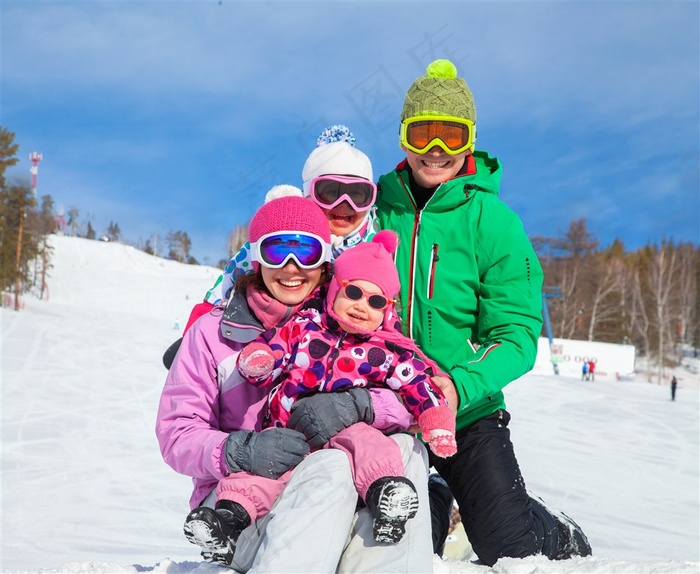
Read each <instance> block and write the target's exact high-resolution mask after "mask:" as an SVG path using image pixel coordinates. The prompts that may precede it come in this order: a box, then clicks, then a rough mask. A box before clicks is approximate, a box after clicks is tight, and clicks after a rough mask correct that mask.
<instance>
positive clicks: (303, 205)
mask: <svg viewBox="0 0 700 574" xmlns="http://www.w3.org/2000/svg"><path fill="white" fill-rule="evenodd" d="M277 231H305V232H307V233H313V234H315V235H318V236H319V237H320V238H321V239H323V241H325V242H326V243H330V242H331V230H330V227H329V226H328V219H327V218H326V216H325V214H324V213H323V211H322V210H321V208H320V207H319V206H318V205H316V204H315V203H314V202H313V201H311V200H310V199H308V198H306V197H299V196H294V195H291V196H286V197H279V198H277V199H273V200H271V201H268V202H267V203H266V204H264V205H263V206H262V207H261V208H260V209H258V210H257V211H256V212H255V215H254V216H253V219H251V220H250V226H249V227H248V241H250V242H251V243H254V242H255V241H257V240H258V239H260V238H261V237H262V236H263V235H267V234H268V233H275V232H277Z"/></svg>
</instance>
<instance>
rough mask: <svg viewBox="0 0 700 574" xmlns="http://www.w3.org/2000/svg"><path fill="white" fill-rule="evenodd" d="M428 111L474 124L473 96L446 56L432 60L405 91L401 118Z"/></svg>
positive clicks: (427, 112)
mask: <svg viewBox="0 0 700 574" xmlns="http://www.w3.org/2000/svg"><path fill="white" fill-rule="evenodd" d="M429 114H436V115H445V116H455V117H458V118H464V119H467V120H471V121H472V122H474V123H475V124H476V108H475V107H474V96H473V95H472V93H471V90H470V89H469V86H468V85H467V83H466V82H465V81H464V80H463V79H462V78H458V77H457V68H456V67H455V65H454V64H453V63H452V62H450V61H449V60H435V61H434V62H432V63H431V64H430V65H429V66H428V68H427V69H426V71H425V76H423V77H421V78H418V79H417V80H416V81H415V82H413V84H412V85H411V87H410V88H408V92H406V99H405V100H404V102H403V110H402V111H401V121H403V120H405V119H406V118H410V117H413V116H424V115H429Z"/></svg>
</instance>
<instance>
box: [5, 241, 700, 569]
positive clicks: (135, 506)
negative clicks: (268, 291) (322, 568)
mask: <svg viewBox="0 0 700 574" xmlns="http://www.w3.org/2000/svg"><path fill="white" fill-rule="evenodd" d="M51 241H52V244H53V245H54V247H55V252H54V259H53V269H51V271H50V279H49V298H48V300H44V301H40V300H37V299H36V298H34V297H32V296H31V295H28V296H26V297H25V298H24V309H23V310H22V311H21V312H15V311H14V310H11V309H1V310H0V318H1V320H2V347H1V353H2V556H1V562H0V570H2V571H3V572H12V573H18V572H47V573H48V572H52V573H53V572H67V573H78V572H80V573H84V572H118V573H122V572H169V573H176V574H189V573H201V572H206V573H214V572H228V573H230V572H231V570H228V569H224V568H220V567H217V566H214V565H211V564H207V563H204V562H202V561H201V560H200V558H199V554H198V552H197V549H196V548H195V547H194V546H192V545H191V544H189V543H188V542H187V541H186V540H185V538H184V536H183V534H182V530H181V527H182V522H183V520H184V517H185V516H186V514H187V512H188V505H187V500H188V498H189V494H190V481H189V479H188V478H187V477H184V476H180V475H177V474H176V473H175V472H174V471H173V470H171V469H170V468H169V467H168V466H166V465H165V463H164V462H163V461H162V459H161V457H160V453H159V450H158V445H157V442H156V438H155V434H154V430H153V429H154V424H155V415H156V409H157V405H158V399H159V396H160V391H161V388H162V385H163V382H164V380H165V374H166V371H165V369H164V367H163V366H162V364H161V355H162V353H163V351H164V350H165V349H166V348H167V347H168V345H170V343H171V342H172V341H173V340H175V339H176V338H177V337H178V336H179V335H180V332H181V329H182V327H183V326H184V323H185V321H186V320H187V316H188V315H189V310H190V309H191V307H192V305H193V304H194V303H196V302H198V301H199V300H200V299H201V298H202V296H203V294H204V293H205V291H206V290H207V288H208V287H209V286H210V285H211V284H213V282H214V280H215V278H216V277H217V276H218V273H219V271H218V270H216V269H213V268H209V267H200V266H188V265H182V264H179V263H176V262H173V261H167V260H163V259H160V258H157V257H153V256H150V255H147V254H146V253H143V252H141V251H138V250H136V249H134V248H132V247H128V246H124V245H121V244H118V243H102V242H98V241H89V240H85V239H79V238H71V237H57V236H52V238H51ZM676 374H677V375H678V377H679V379H680V387H679V390H678V395H677V400H676V401H675V402H671V401H670V393H669V390H668V388H667V387H666V386H658V385H654V384H648V383H647V382H645V377H644V376H639V377H638V378H637V379H636V380H633V381H628V382H622V383H608V382H585V383H584V382H581V381H579V380H577V379H571V378H564V377H555V376H553V375H552V376H544V375H538V376H535V375H526V376H525V377H522V378H521V379H519V380H518V381H516V382H514V383H512V384H511V385H510V386H509V387H508V388H507V389H506V398H507V401H508V407H509V411H510V412H511V414H512V415H513V420H512V422H511V429H512V434H513V442H514V444H515V448H516V453H517V454H518V458H519V461H520V465H521V467H522V471H523V474H524V477H525V480H526V482H527V485H528V487H529V488H530V490H532V491H534V492H535V493H536V494H537V495H539V496H541V497H542V498H544V499H545V500H546V501H547V502H548V503H549V504H550V505H552V506H555V507H558V508H560V509H561V510H563V511H564V512H566V513H567V514H569V515H571V516H572V517H573V518H574V519H575V520H576V521H577V522H578V523H579V524H580V525H581V526H582V527H583V528H584V530H585V531H586V533H587V534H588V537H589V539H590V541H591V544H592V546H593V551H594V555H593V556H592V557H590V558H585V559H574V560H569V561H566V562H550V561H548V560H546V559H544V558H542V557H531V558H527V559H521V560H516V559H503V560H501V561H499V562H498V563H497V564H496V565H495V566H494V567H493V568H488V567H486V566H480V565H476V564H473V563H472V562H471V561H470V558H473V557H470V556H469V555H468V556H466V557H465V559H463V560H454V559H447V560H440V559H439V558H436V559H435V572H440V573H452V572H457V573H477V572H478V573H482V574H484V573H491V572H492V573H500V574H511V573H513V574H515V573H517V574H524V573H537V574H554V573H557V574H568V573H657V572H663V573H686V572H687V573H691V572H692V573H697V572H699V571H700V550H699V541H700V530H699V524H698V523H699V510H700V496H699V492H700V483H699V466H700V465H699V436H700V429H699V425H700V423H699V416H698V412H699V410H698V407H699V405H698V380H697V377H698V376H697V374H695V375H693V374H691V373H690V372H689V371H687V370H684V369H681V370H678V371H676Z"/></svg>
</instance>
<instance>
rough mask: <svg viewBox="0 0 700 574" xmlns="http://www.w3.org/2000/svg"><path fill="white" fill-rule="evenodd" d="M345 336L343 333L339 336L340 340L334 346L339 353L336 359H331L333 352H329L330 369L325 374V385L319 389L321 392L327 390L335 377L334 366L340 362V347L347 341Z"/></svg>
mask: <svg viewBox="0 0 700 574" xmlns="http://www.w3.org/2000/svg"><path fill="white" fill-rule="evenodd" d="M345 335H346V333H345V332H342V331H341V333H340V335H339V336H338V340H337V341H336V343H335V345H334V346H333V348H334V349H335V350H336V351H338V355H336V356H335V357H331V356H330V354H331V353H332V352H333V351H328V355H329V356H328V367H327V369H326V373H325V375H326V376H325V377H324V379H323V383H322V384H321V385H320V386H319V389H318V390H319V391H324V390H325V389H326V385H327V384H328V382H329V381H330V380H331V379H332V378H333V376H332V375H333V366H334V365H335V362H336V361H337V360H338V356H340V347H341V346H342V345H343V341H344V340H345Z"/></svg>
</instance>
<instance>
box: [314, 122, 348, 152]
mask: <svg viewBox="0 0 700 574" xmlns="http://www.w3.org/2000/svg"><path fill="white" fill-rule="evenodd" d="M334 142H347V143H349V144H350V145H351V146H353V147H354V146H355V136H354V135H352V132H351V131H350V128H349V127H348V126H344V125H342V124H334V125H332V126H329V127H327V128H326V129H325V130H323V131H322V132H321V135H320V136H318V139H317V140H316V145H317V146H322V145H326V144H329V143H334Z"/></svg>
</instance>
